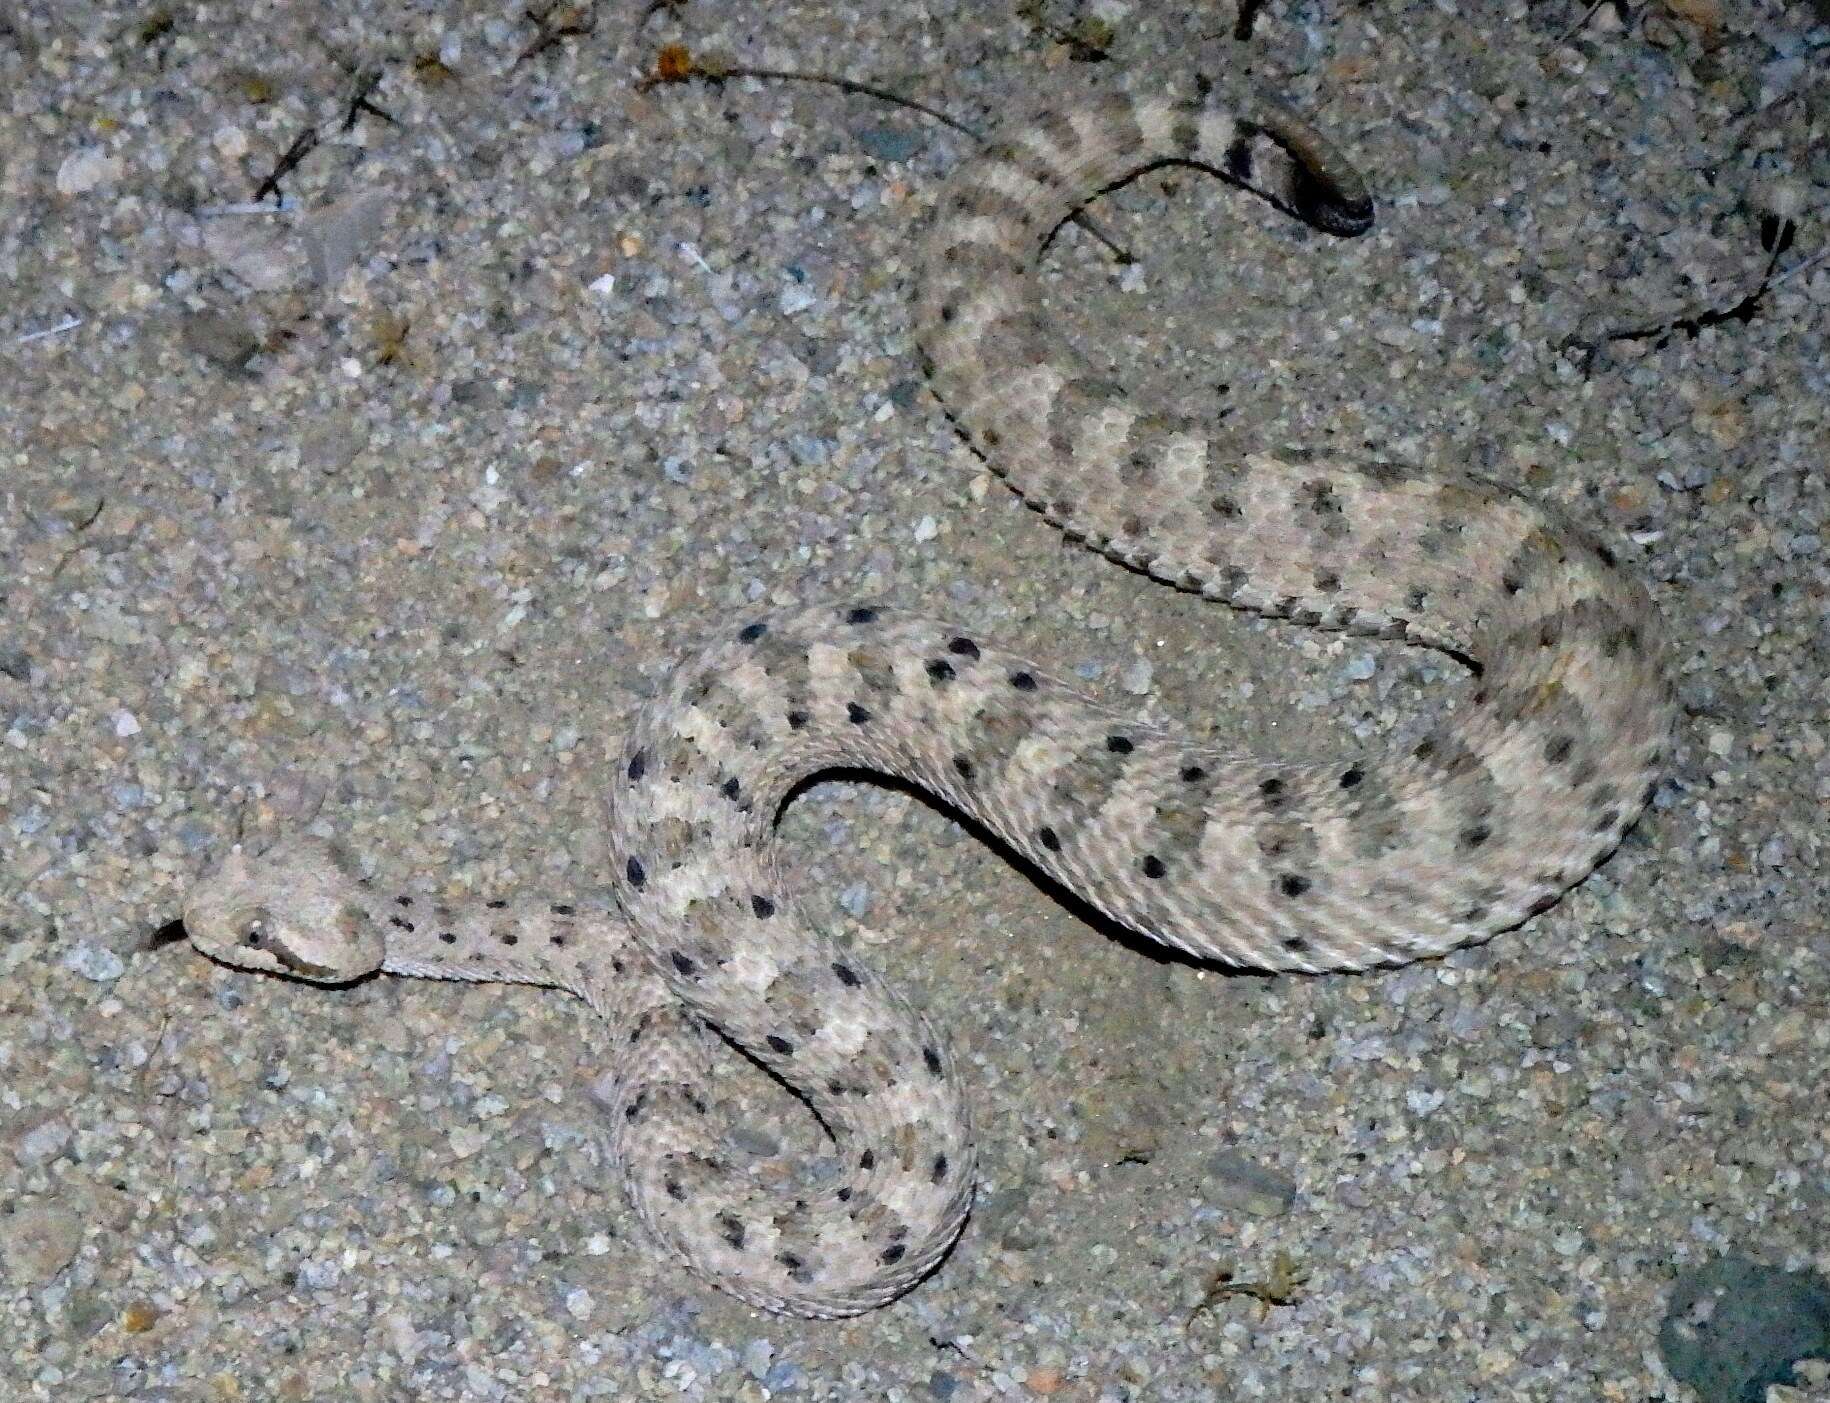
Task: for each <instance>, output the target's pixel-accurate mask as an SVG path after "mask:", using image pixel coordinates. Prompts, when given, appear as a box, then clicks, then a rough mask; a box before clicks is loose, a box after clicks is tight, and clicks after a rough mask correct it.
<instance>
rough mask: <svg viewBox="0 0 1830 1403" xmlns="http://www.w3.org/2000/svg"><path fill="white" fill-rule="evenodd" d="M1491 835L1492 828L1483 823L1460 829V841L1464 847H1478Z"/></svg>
mask: <svg viewBox="0 0 1830 1403" xmlns="http://www.w3.org/2000/svg"><path fill="white" fill-rule="evenodd" d="M1492 836H1493V830H1492V829H1491V828H1489V827H1488V826H1487V825H1486V824H1484V823H1476V824H1472V825H1470V826H1469V827H1467V828H1464V829H1462V831H1461V834H1460V842H1461V845H1462V846H1463V847H1464V848H1478V847H1479V846H1480V845H1481V844H1482V843H1484V842H1486V841H1487V840H1488V839H1489V838H1491V837H1492Z"/></svg>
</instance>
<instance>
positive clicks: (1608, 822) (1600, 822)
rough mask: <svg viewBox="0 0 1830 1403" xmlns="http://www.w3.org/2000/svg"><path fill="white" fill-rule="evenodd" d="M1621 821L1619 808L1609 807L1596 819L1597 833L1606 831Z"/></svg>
mask: <svg viewBox="0 0 1830 1403" xmlns="http://www.w3.org/2000/svg"><path fill="white" fill-rule="evenodd" d="M1619 822H1620V810H1619V809H1608V810H1606V811H1604V812H1603V813H1602V815H1601V817H1600V818H1598V819H1596V820H1595V831H1596V832H1597V833H1606V832H1607V831H1608V830H1609V829H1610V828H1612V827H1613V826H1614V825H1615V824H1617V823H1619Z"/></svg>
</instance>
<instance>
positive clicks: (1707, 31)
mask: <svg viewBox="0 0 1830 1403" xmlns="http://www.w3.org/2000/svg"><path fill="white" fill-rule="evenodd" d="M1665 8H1666V9H1667V10H1669V11H1671V13H1672V14H1673V15H1674V16H1675V17H1676V18H1678V19H1681V20H1683V21H1684V22H1685V23H1686V24H1694V25H1695V26H1696V27H1697V28H1698V29H1700V30H1702V31H1703V37H1704V38H1705V39H1713V38H1715V37H1716V35H1717V34H1718V33H1719V32H1720V31H1721V28H1722V6H1721V4H1720V3H1719V0H1665Z"/></svg>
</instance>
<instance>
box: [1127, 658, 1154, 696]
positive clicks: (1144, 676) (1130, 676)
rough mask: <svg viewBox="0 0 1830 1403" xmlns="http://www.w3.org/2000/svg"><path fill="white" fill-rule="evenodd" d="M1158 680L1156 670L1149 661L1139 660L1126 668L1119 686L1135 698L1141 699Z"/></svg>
mask: <svg viewBox="0 0 1830 1403" xmlns="http://www.w3.org/2000/svg"><path fill="white" fill-rule="evenodd" d="M1155 678H1156V668H1155V667H1154V666H1153V665H1152V664H1151V663H1150V662H1148V661H1147V660H1145V659H1143V658H1139V659H1138V660H1137V661H1136V662H1134V663H1132V664H1131V666H1130V667H1128V668H1126V669H1125V670H1124V672H1123V673H1122V674H1120V676H1119V679H1118V680H1119V684H1120V685H1121V686H1123V687H1124V689H1125V690H1126V691H1127V692H1129V693H1131V695H1132V696H1134V697H1141V696H1143V695H1144V694H1145V693H1146V692H1148V691H1149V690H1150V684H1151V682H1152V681H1154V680H1155Z"/></svg>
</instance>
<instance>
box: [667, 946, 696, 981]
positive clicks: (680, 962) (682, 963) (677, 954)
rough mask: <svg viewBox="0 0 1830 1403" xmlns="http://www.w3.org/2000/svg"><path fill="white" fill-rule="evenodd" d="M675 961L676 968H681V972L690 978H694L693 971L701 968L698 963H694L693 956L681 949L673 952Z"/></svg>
mask: <svg viewBox="0 0 1830 1403" xmlns="http://www.w3.org/2000/svg"><path fill="white" fill-rule="evenodd" d="M673 962H674V968H675V969H677V970H679V971H680V973H681V974H684V975H685V976H686V977H687V978H688V979H690V978H692V976H693V972H694V971H695V970H697V969H698V968H699V966H698V965H696V964H694V963H693V957H692V956H691V955H688V954H686V953H684V952H683V951H680V950H676V951H674V952H673Z"/></svg>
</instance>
